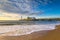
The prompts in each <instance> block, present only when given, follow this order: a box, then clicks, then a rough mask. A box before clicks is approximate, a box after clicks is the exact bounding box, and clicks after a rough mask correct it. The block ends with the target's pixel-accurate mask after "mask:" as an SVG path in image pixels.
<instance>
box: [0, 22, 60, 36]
mask: <svg viewBox="0 0 60 40" xmlns="http://www.w3.org/2000/svg"><path fill="white" fill-rule="evenodd" d="M28 23H29V25H28ZM28 23H27V22H25V24H24V23H22V25H21V24H20V25H9V26H6V25H5V26H0V35H2V36H19V35H26V34H30V33H32V32H35V31H42V30H54V29H55V26H56V25H59V24H60V21H54V22H53V21H49V22H48V21H45V22H42V21H35V22H28ZM31 24H32V25H31Z"/></svg>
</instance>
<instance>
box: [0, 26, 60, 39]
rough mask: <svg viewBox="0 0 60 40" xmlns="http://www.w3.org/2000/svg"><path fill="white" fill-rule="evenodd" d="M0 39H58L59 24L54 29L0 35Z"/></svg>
mask: <svg viewBox="0 0 60 40" xmlns="http://www.w3.org/2000/svg"><path fill="white" fill-rule="evenodd" d="M0 40H60V25H58V26H56V29H55V30H44V31H38V32H34V33H31V34H27V35H22V36H0Z"/></svg>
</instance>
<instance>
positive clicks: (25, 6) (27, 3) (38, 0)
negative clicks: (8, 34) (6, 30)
mask: <svg viewBox="0 0 60 40" xmlns="http://www.w3.org/2000/svg"><path fill="white" fill-rule="evenodd" d="M50 2H52V1H51V0H0V10H3V11H5V12H8V13H18V14H21V15H38V14H40V13H43V12H42V11H34V9H33V8H36V7H37V6H38V5H42V4H43V5H47V4H48V3H50Z"/></svg>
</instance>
